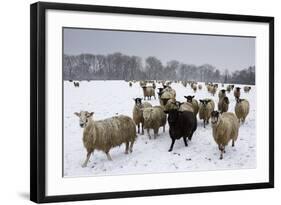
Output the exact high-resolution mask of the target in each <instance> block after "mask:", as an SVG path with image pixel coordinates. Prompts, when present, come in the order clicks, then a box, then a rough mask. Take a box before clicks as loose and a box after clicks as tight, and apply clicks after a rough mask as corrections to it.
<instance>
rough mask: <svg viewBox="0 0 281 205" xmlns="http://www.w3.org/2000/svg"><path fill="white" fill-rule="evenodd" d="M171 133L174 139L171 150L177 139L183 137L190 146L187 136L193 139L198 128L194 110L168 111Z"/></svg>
mask: <svg viewBox="0 0 281 205" xmlns="http://www.w3.org/2000/svg"><path fill="white" fill-rule="evenodd" d="M168 114H169V116H168V123H169V127H170V129H169V134H170V137H171V139H172V144H171V146H170V149H169V152H171V151H172V150H173V146H174V143H175V141H176V140H178V139H180V138H183V141H184V144H185V146H188V144H187V140H186V138H188V139H189V140H191V138H192V135H193V133H194V132H195V130H196V129H197V119H196V116H195V115H194V114H193V112H190V111H178V110H170V111H169V112H168Z"/></svg>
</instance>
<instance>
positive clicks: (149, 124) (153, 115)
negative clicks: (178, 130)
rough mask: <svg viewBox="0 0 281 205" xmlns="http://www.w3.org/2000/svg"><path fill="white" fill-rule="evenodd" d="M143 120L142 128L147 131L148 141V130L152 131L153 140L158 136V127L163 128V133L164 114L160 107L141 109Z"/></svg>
mask: <svg viewBox="0 0 281 205" xmlns="http://www.w3.org/2000/svg"><path fill="white" fill-rule="evenodd" d="M143 118H144V128H145V129H147V134H148V137H149V139H151V136H150V133H149V131H150V129H153V130H154V139H155V138H156V136H157V135H158V131H159V128H160V127H163V132H165V125H166V118H167V117H166V114H165V113H164V110H163V108H162V107H161V106H154V107H148V108H144V109H143Z"/></svg>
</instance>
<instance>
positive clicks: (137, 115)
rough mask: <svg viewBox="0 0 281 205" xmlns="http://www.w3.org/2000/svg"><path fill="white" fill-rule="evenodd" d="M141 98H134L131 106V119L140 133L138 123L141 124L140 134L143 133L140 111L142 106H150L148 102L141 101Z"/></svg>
mask: <svg viewBox="0 0 281 205" xmlns="http://www.w3.org/2000/svg"><path fill="white" fill-rule="evenodd" d="M141 100H142V99H141V98H135V99H134V101H135V106H134V108H133V120H134V122H135V124H136V125H137V127H138V133H140V125H141V130H142V134H144V129H143V122H144V121H143V113H142V109H143V108H147V107H152V105H151V104H150V103H148V102H144V103H142V102H141Z"/></svg>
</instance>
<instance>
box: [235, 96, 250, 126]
mask: <svg viewBox="0 0 281 205" xmlns="http://www.w3.org/2000/svg"><path fill="white" fill-rule="evenodd" d="M249 110H250V104H249V101H248V100H246V99H239V98H236V105H235V114H236V116H237V118H238V120H239V122H240V121H242V123H244V122H245V120H246V117H247V115H248V114H249Z"/></svg>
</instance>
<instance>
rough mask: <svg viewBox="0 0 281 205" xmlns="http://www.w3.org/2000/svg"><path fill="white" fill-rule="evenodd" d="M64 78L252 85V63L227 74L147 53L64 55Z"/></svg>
mask: <svg viewBox="0 0 281 205" xmlns="http://www.w3.org/2000/svg"><path fill="white" fill-rule="evenodd" d="M63 76H64V80H144V79H145V80H193V81H202V82H221V83H239V84H255V66H250V67H248V68H245V69H242V70H237V71H235V72H232V73H230V72H229V71H228V70H227V69H225V70H224V72H221V71H220V70H218V69H216V68H215V67H214V66H212V65H210V64H204V65H200V66H196V65H193V64H185V63H181V62H179V61H177V60H172V61H169V62H168V63H166V65H164V64H163V63H162V62H161V61H160V60H159V59H157V58H156V57H153V56H150V57H148V58H146V59H145V61H144V62H143V61H142V59H141V58H140V57H138V56H128V55H124V54H122V53H113V54H109V55H93V54H81V55H76V56H73V55H64V67H63Z"/></svg>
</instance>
